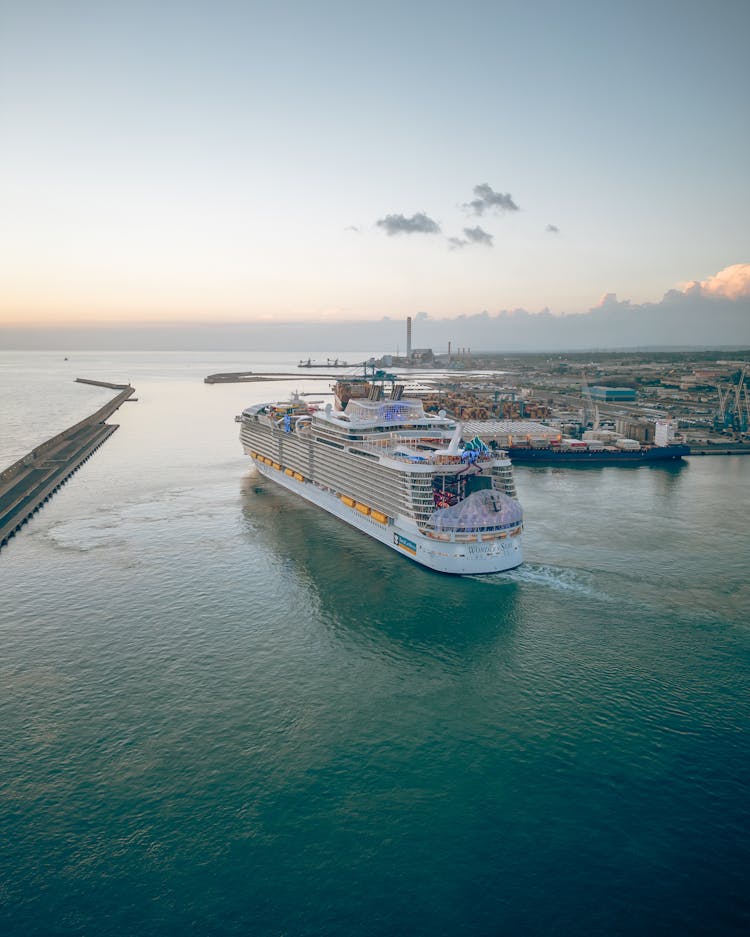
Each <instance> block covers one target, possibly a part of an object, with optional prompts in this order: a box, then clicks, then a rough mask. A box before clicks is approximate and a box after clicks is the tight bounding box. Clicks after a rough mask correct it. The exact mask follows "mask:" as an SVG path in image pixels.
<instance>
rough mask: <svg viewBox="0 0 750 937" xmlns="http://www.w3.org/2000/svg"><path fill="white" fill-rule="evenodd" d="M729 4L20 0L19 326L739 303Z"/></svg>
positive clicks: (740, 167)
mask: <svg viewBox="0 0 750 937" xmlns="http://www.w3.org/2000/svg"><path fill="white" fill-rule="evenodd" d="M717 11H720V13H721V15H716V16H711V17H708V16H707V15H705V10H704V9H703V8H702V7H700V6H691V5H685V4H677V3H671V2H661V3H657V4H655V5H649V6H646V5H645V4H643V5H642V4H635V5H633V6H629V7H628V8H627V9H626V8H621V9H603V8H602V7H601V5H599V4H594V3H593V2H592V3H589V2H576V3H574V4H572V5H569V6H566V7H564V8H563V7H560V6H559V5H557V4H553V3H539V4H534V5H532V6H530V7H528V8H520V7H518V6H516V5H513V4H507V5H506V4H490V3H486V4H485V3H470V4H469V5H468V6H466V7H463V8H462V9H461V10H458V9H456V10H448V9H443V8H440V7H438V8H436V7H435V6H434V5H433V4H426V3H415V4H410V5H408V6H407V7H406V8H405V7H403V5H400V4H395V3H393V4H391V3H385V4H383V5H382V6H381V7H379V8H378V11H377V12H376V11H375V10H371V9H365V8H361V7H358V6H357V5H352V4H344V3H338V2H332V3H327V4H323V5H322V6H317V5H316V6H309V5H306V4H301V3H292V4H291V5H289V6H287V7H285V8H284V10H283V11H282V10H280V9H279V10H275V9H268V8H266V7H265V6H263V5H261V4H259V3H253V2H251V3H234V2H228V0H225V2H219V3H218V4H216V5H214V6H213V7H211V9H210V10H209V9H208V8H207V7H206V8H203V7H201V6H196V7H192V6H189V5H187V6H186V5H184V4H172V3H166V4H159V5H157V6H156V7H154V6H153V5H150V4H145V3H140V2H136V3H133V4H129V5H127V6H121V5H119V4H108V3H105V4H93V3H85V2H84V3H81V4H76V5H75V6H72V7H71V6H70V5H66V4H62V5H61V4H56V3H52V2H30V3H20V2H9V3H5V4H4V5H3V9H2V12H1V13H0V104H1V105H2V111H3V123H2V146H1V147H0V258H1V259H0V326H25V327H29V326H31V327H38V328H44V327H46V326H56V327H60V326H75V325H79V324H100V325H101V324H108V323H128V322H129V323H149V322H153V323H164V322H192V323H198V322H207V323H211V322H230V323H231V322H252V321H258V322H263V321H266V320H268V321H289V322H299V321H308V322H314V321H364V320H377V319H380V318H381V317H383V316H389V317H395V318H401V317H404V316H406V315H413V314H416V313H417V312H418V311H426V312H427V313H428V314H429V315H430V316H431V317H433V318H437V319H441V318H450V317H455V316H459V315H464V314H465V315H473V314H476V313H478V312H480V311H482V310H486V311H488V312H489V314H490V315H494V314H496V313H498V312H500V311H502V310H513V309H516V308H521V309H525V310H528V311H529V312H532V313H537V312H539V311H541V310H545V309H548V310H550V311H552V312H553V313H555V314H564V313H568V314H569V313H577V312H584V311H586V310H588V309H591V308H593V307H594V306H596V304H597V302H598V298H599V297H600V296H602V295H608V294H613V293H614V294H617V295H618V296H622V297H627V298H628V299H629V300H631V301H632V302H633V303H641V304H642V303H649V302H658V301H659V300H660V299H661V298H662V296H663V295H664V293H665V292H667V291H669V290H671V289H675V288H684V287H685V285H690V284H693V285H695V284H700V285H701V289H702V290H703V291H704V293H706V294H709V293H710V294H711V295H713V296H718V297H724V298H727V299H743V298H744V297H746V296H747V292H746V291H745V287H744V286H742V284H741V282H740V281H741V278H742V276H744V275H745V274H744V273H743V268H745V267H746V266H747V262H748V261H750V257H749V256H748V244H749V243H750V242H749V241H748V233H747V218H748V217H750V211H749V209H750V198H749V195H748V186H747V178H746V166H745V159H746V154H747V152H748V150H750V147H749V146H748V143H750V140H749V139H748V137H750V131H749V129H748V124H747V121H742V120H737V115H738V114H740V113H743V112H744V110H745V107H746V97H747V89H748V85H749V82H748V77H750V76H749V69H748V63H747V56H746V54H745V50H744V44H745V39H744V37H745V36H746V35H747V28H748V26H750V13H749V12H748V8H747V7H746V6H743V5H741V4H733V3H720V4H719V6H718V7H717ZM697 115H700V118H699V119H697ZM727 271H730V272H729V273H727ZM742 282H745V281H742ZM738 283H740V285H737V284H738ZM680 284H682V287H680Z"/></svg>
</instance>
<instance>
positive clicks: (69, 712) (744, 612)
mask: <svg viewBox="0 0 750 937" xmlns="http://www.w3.org/2000/svg"><path fill="white" fill-rule="evenodd" d="M60 357H61V356H59V355H21V354H20V353H19V354H14V355H9V354H3V355H0V408H2V409H0V427H2V432H0V451H2V453H3V458H2V461H3V464H5V463H7V462H10V461H12V460H13V457H17V456H18V455H21V454H23V452H25V451H26V450H27V449H29V448H31V446H33V445H34V444H35V443H36V442H38V441H39V440H40V439H42V438H44V437H46V436H48V435H51V434H52V432H55V431H57V430H59V429H61V428H63V427H64V426H65V425H67V423H68V422H73V421H74V420H75V419H77V418H80V416H82V415H83V414H84V413H85V412H87V411H88V410H93V409H95V408H96V407H97V406H99V405H100V403H101V400H100V397H99V396H98V395H99V392H98V391H92V390H91V389H85V388H81V387H79V386H76V385H70V380H71V379H72V377H75V376H88V377H99V378H102V379H108V380H114V381H116V380H119V379H125V380H127V379H128V378H130V379H132V381H133V383H134V384H135V386H136V389H137V396H138V398H139V401H138V403H134V404H127V405H125V406H124V407H123V408H122V409H121V410H120V411H119V413H118V415H117V417H116V418H114V419H115V420H116V421H117V422H119V423H120V424H121V428H120V429H119V430H118V432H117V433H115V434H114V436H112V437H111V438H110V440H108V441H107V442H106V443H105V445H104V446H103V447H102V448H101V449H100V450H99V451H98V452H97V453H96V455H95V456H94V457H93V458H92V459H91V460H90V461H89V462H87V463H86V464H85V465H84V466H83V468H82V469H81V470H80V471H79V472H78V473H77V474H76V475H75V476H74V477H73V478H72V479H71V481H70V482H69V483H68V484H67V485H66V486H65V487H64V488H63V489H62V490H61V492H60V493H59V494H58V495H56V496H55V498H54V499H53V500H52V501H51V502H50V503H49V504H48V505H46V506H45V508H44V509H43V510H42V511H41V512H40V513H39V515H37V516H36V517H35V518H34V519H33V521H32V522H30V523H29V524H28V525H27V526H26V527H25V528H24V529H23V531H22V532H21V534H20V535H18V536H17V537H15V538H14V539H13V540H12V541H11V543H10V545H9V547H8V548H6V549H3V550H2V552H0V596H1V600H0V642H1V643H0V647H1V651H0V753H1V755H2V758H1V759H0V830H1V831H2V836H1V838H0V933H3V934H6V933H7V934H12V935H15V934H24V935H26V934H29V935H55V934H61V935H62V934H97V935H129V934H139V935H149V934H154V935H156V934H196V935H198V934H201V935H202V934H211V935H214V934H215V935H224V934H227V935H229V934H253V935H255V934H260V935H265V934H269V935H289V937H291V935H319V934H320V935H349V934H362V935H380V934H409V935H412V934H420V935H421V934H425V935H427V934H430V935H432V934H440V935H442V934H444V935H454V934H465V935H485V934H487V935H504V934H528V935H548V934H557V935H578V934H586V935H588V934H607V935H631V934H632V935H635V934H639V935H640V934H667V933H669V934H675V933H679V934H708V933H713V934H715V933H720V934H740V933H745V932H746V931H747V928H748V925H750V911H749V906H750V905H749V902H748V899H747V897H746V891H747V887H746V886H747V869H748V867H750V798H749V797H748V765H749V764H750V739H749V738H748V728H749V726H750V718H749V717H750V703H749V701H748V700H749V696H748V689H749V687H748V670H749V668H748V665H749V664H750V589H749V588H748V582H747V580H748V570H750V537H749V536H748V531H749V530H750V523H749V522H750V497H748V490H749V487H750V458H744V459H743V458H742V457H726V458H721V457H715V458H704V459H692V460H690V461H689V462H687V463H686V464H685V465H684V466H682V467H677V468H675V467H662V468H639V469H620V468H595V469H587V470H576V469H555V470H552V469H540V468H525V467H520V468H518V469H517V470H516V476H517V484H518V488H519V496H520V498H521V500H522V502H523V504H524V507H525V511H526V525H527V526H526V533H525V537H524V546H525V554H526V563H525V564H524V566H523V567H521V568H520V569H519V570H517V571H514V572H513V573H511V574H504V575H497V576H489V577H477V578H467V579H461V578H453V577H446V576H441V575H439V574H435V573H431V572H429V571H426V570H423V569H421V568H419V567H417V566H415V565H412V564H410V563H409V562H408V561H407V560H405V559H404V558H402V557H399V556H396V555H395V554H393V553H392V552H391V551H389V550H387V549H385V548H383V547H381V546H380V545H379V544H377V543H375V542H374V541H371V540H369V539H368V538H366V537H365V536H364V535H362V534H361V533H359V532H357V531H354V530H351V529H349V528H347V527H346V526H344V525H343V524H341V522H339V521H337V520H335V519H334V518H331V517H329V516H328V515H326V514H324V513H323V512H321V511H320V510H318V509H316V508H315V507H313V506H311V505H307V504H305V503H302V502H300V501H299V500H297V499H296V498H294V497H293V496H292V495H290V494H288V493H286V492H284V491H280V490H277V489H276V488H275V487H273V485H272V484H271V483H270V482H267V481H266V480H264V479H261V478H260V477H259V476H258V475H257V474H256V473H255V472H254V470H253V469H252V467H251V465H250V463H249V460H247V459H246V458H245V457H244V456H243V455H242V452H241V448H240V445H239V442H238V439H237V430H238V427H237V426H236V424H234V422H233V417H234V415H235V413H239V412H240V410H241V409H242V407H243V406H246V405H248V404H249V403H252V402H257V401H259V400H264V399H269V398H275V397H277V396H283V395H284V394H285V393H286V392H288V391H289V390H291V389H294V388H295V387H297V388H299V389H300V390H304V389H309V390H312V391H318V390H321V389H325V385H324V384H320V383H312V382H310V381H309V378H308V377H307V376H304V375H302V376H301V377H300V379H299V380H294V381H290V382H289V383H281V384H271V385H259V384H253V385H226V386H221V385H214V386H208V385H204V384H203V383H202V378H203V377H204V376H205V374H208V373H211V372H213V371H220V370H239V369H242V370H245V369H250V368H252V369H259V368H260V367H261V366H262V367H264V368H265V369H266V370H274V369H277V368H278V369H281V368H282V367H284V366H287V367H288V366H290V365H293V364H295V363H296V361H297V360H298V359H299V358H300V357H301V355H291V354H290V355H287V356H284V355H279V356H254V357H253V356H251V357H250V358H246V359H242V358H238V357H237V356H234V357H233V356H231V355H207V356H205V357H203V358H201V357H199V356H195V355H192V356H188V355H161V354H154V355H143V354H140V353H139V354H137V355H136V354H132V355H129V354H127V353H122V354H117V355H114V354H110V355H107V356H103V355H100V356H97V355H95V354H87V355H85V356H84V355H80V356H76V355H74V354H71V355H69V357H70V358H71V361H69V362H67V363H65V362H62V361H61V360H59V359H60ZM352 357H353V356H352ZM349 360H352V358H351V357H350V359H349ZM55 395H57V396H55ZM76 395H78V396H76ZM106 396H107V395H106V393H105V394H104V397H105V399H106ZM53 397H54V400H53ZM63 398H64V399H63ZM67 402H69V403H70V406H68V403H67ZM89 403H91V406H89ZM76 408H78V410H76ZM74 410H76V412H74ZM68 413H70V415H71V419H68V418H67V417H68ZM10 427H12V431H11V430H10V429H9V428H10ZM35 434H37V435H35ZM19 450H20V451H19ZM13 453H17V455H15V456H14V455H13Z"/></svg>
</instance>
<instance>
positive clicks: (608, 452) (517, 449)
mask: <svg viewBox="0 0 750 937" xmlns="http://www.w3.org/2000/svg"><path fill="white" fill-rule="evenodd" d="M507 452H508V455H509V456H510V460H511V462H514V463H515V464H517V465H653V464H654V463H659V462H668V461H674V460H675V459H682V458H684V457H685V456H686V455H690V446H676V445H675V446H651V447H644V448H643V449H634V450H632V451H628V450H626V449H622V450H621V449H618V450H613V449H553V448H552V447H551V446H550V447H548V448H542V449H532V448H531V447H528V448H525V447H521V446H511V447H510V448H509V449H508V450H507Z"/></svg>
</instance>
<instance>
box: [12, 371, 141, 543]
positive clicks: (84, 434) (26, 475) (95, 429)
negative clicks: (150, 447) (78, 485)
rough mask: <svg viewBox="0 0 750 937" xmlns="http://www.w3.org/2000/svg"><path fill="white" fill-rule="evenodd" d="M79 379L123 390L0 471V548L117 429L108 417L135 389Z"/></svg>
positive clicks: (83, 380) (127, 385)
mask: <svg viewBox="0 0 750 937" xmlns="http://www.w3.org/2000/svg"><path fill="white" fill-rule="evenodd" d="M78 380H79V383H86V384H95V385H97V386H99V387H109V388H112V389H119V393H118V394H117V395H116V396H115V397H113V398H112V400H110V401H109V402H108V403H106V404H105V405H104V406H103V407H100V408H99V409H98V410H96V411H95V412H94V413H92V414H90V416H87V417H85V418H84V419H83V420H80V421H79V422H78V423H76V424H74V425H73V426H70V427H68V429H65V430H63V431H62V432H61V433H58V434H57V435H55V436H53V437H51V438H50V439H47V440H46V441H45V442H43V443H41V444H40V445H38V446H36V447H35V448H34V449H32V451H31V452H29V453H27V454H26V455H25V456H23V458H21V459H19V460H18V461H17V462H14V463H13V465H9V466H8V468H6V469H5V470H4V471H2V472H0V549H2V547H4V546H5V545H6V544H7V542H8V541H9V540H10V538H11V537H12V536H13V535H14V534H15V533H16V531H17V530H18V529H19V528H20V527H22V526H23V525H24V524H25V523H26V522H27V521H28V520H29V518H31V517H32V516H33V515H34V514H35V513H36V512H37V511H38V510H39V508H41V507H42V505H43V504H45V502H47V501H49V499H50V498H51V497H52V495H53V494H54V493H55V492H56V491H57V490H58V489H59V488H60V487H61V486H62V485H64V484H65V482H66V481H67V480H68V479H69V478H70V476H71V475H72V474H73V473H74V472H76V471H77V470H78V469H79V468H80V466H81V465H82V464H83V463H84V462H86V461H87V460H88V459H89V458H90V457H91V455H92V454H93V453H94V452H95V451H96V450H97V449H98V448H99V446H101V444H102V443H103V442H104V441H105V440H106V439H108V438H109V437H110V436H111V435H112V433H114V431H115V430H116V429H117V424H110V423H106V422H105V420H107V419H108V418H109V417H110V416H111V415H112V414H113V413H114V412H115V410H117V409H118V408H119V407H120V406H121V405H122V404H123V403H124V402H125V401H126V400H128V399H130V398H131V397H132V395H133V394H134V393H135V388H134V387H132V386H131V385H130V384H110V383H108V382H104V381H90V380H86V379H78Z"/></svg>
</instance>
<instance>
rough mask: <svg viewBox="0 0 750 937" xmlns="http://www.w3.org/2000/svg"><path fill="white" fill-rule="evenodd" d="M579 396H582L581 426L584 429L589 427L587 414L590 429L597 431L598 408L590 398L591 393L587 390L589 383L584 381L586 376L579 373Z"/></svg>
mask: <svg viewBox="0 0 750 937" xmlns="http://www.w3.org/2000/svg"><path fill="white" fill-rule="evenodd" d="M581 394H582V395H583V426H584V429H585V428H586V427H587V426H588V425H589V414H591V417H590V419H591V428H592V429H593V430H598V429H599V407H598V406H597V404H595V403H594V399H593V397H592V396H591V391H590V390H589V382H588V381H587V380H586V375H585V374H584V373H583V372H581Z"/></svg>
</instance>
